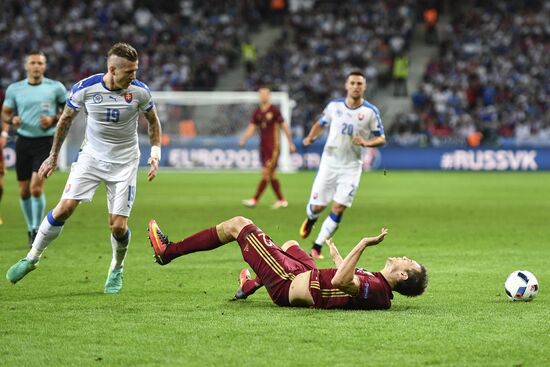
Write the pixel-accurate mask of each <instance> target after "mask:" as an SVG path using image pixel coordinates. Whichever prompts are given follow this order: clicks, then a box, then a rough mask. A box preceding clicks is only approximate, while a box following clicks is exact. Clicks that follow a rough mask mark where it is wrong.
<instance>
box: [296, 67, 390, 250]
mask: <svg viewBox="0 0 550 367" xmlns="http://www.w3.org/2000/svg"><path fill="white" fill-rule="evenodd" d="M345 86H346V92H347V95H346V98H341V99H336V100H333V101H331V102H329V104H328V105H327V106H326V107H325V110H324V111H323V115H322V116H321V118H320V119H319V120H318V121H317V122H315V124H314V125H313V126H312V128H311V130H310V131H309V134H308V135H307V136H306V137H305V138H304V140H303V144H304V146H308V145H310V144H312V143H313V141H314V140H315V139H317V138H318V137H319V136H320V135H321V134H322V133H323V131H324V129H325V127H327V126H329V132H328V138H327V141H326V143H325V147H324V150H323V156H322V158H321V163H320V165H319V171H318V172H317V176H316V177H315V181H314V182H313V187H312V189H311V196H310V198H309V203H308V204H307V207H306V214H307V218H306V219H305V220H304V222H303V223H302V226H301V227H300V236H301V237H302V238H306V237H308V236H309V234H310V233H311V230H312V229H313V225H314V224H315V222H316V221H317V219H318V218H319V215H320V214H321V212H322V211H323V210H324V209H325V208H326V207H327V205H328V204H329V203H330V202H332V207H331V211H330V214H329V215H328V217H327V218H326V219H325V220H324V222H323V224H322V226H321V230H320V231H319V235H318V236H317V239H316V240H315V241H314V242H313V247H312V249H311V257H313V258H314V259H322V258H323V255H322V254H321V248H322V245H323V243H325V240H327V239H328V238H330V237H332V235H333V234H334V232H336V229H337V228H338V225H339V224H340V222H341V221H342V216H343V214H344V211H345V210H346V208H349V207H351V204H352V202H353V198H354V197H355V193H356V191H357V188H358V187H359V181H360V179H361V172H362V167H363V165H362V159H361V148H363V147H371V148H374V147H379V146H382V145H384V144H385V143H386V138H385V135H384V127H383V126H382V120H381V119H380V112H379V111H378V108H376V107H375V106H374V105H372V104H370V103H369V102H367V101H366V100H365V99H364V97H363V96H364V94H365V90H366V89H367V83H366V79H365V76H364V75H363V73H361V72H360V71H352V72H351V73H349V74H348V75H347V77H346V84H345Z"/></svg>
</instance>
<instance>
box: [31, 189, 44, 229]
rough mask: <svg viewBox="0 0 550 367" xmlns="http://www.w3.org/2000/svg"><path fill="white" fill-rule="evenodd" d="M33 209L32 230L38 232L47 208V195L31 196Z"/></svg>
mask: <svg viewBox="0 0 550 367" xmlns="http://www.w3.org/2000/svg"><path fill="white" fill-rule="evenodd" d="M31 208H32V229H34V230H37V229H38V227H39V226H40V223H41V221H42V218H44V209H45V208H46V195H44V194H42V195H40V196H39V197H34V196H31Z"/></svg>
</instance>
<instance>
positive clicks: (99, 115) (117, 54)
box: [6, 43, 161, 293]
mask: <svg viewBox="0 0 550 367" xmlns="http://www.w3.org/2000/svg"><path fill="white" fill-rule="evenodd" d="M107 55H108V56H107V73H105V74H97V75H93V76H91V77H89V78H87V79H84V80H82V81H80V82H78V83H76V84H75V85H74V86H73V88H72V89H71V92H70V95H69V97H68V98H67V105H66V106H65V109H64V111H63V114H62V115H61V117H60V119H59V122H58V126H57V132H56V134H55V137H54V142H53V147H52V150H51V152H50V156H49V157H48V158H47V159H46V160H45V161H44V162H43V163H42V166H41V167H40V170H39V172H38V173H39V174H40V175H41V176H42V177H48V176H50V175H51V174H52V173H53V172H54V170H55V168H56V167H57V161H58V155H59V150H60V148H61V145H62V144H63V141H64V139H65V137H66V136H67V133H68V130H69V127H70V126H71V123H72V121H73V119H74V117H75V116H76V114H77V113H78V112H79V111H81V110H83V109H85V110H86V113H87V119H86V122H87V127H86V138H85V140H84V143H83V146H82V150H81V152H80V154H79V157H78V160H77V162H76V163H74V164H73V165H72V167H71V173H70V175H69V178H68V180H67V185H66V186H65V190H64V192H63V195H62V197H61V200H60V201H59V203H58V204H57V206H56V207H55V208H54V209H53V210H51V211H50V212H49V213H48V214H47V215H46V218H44V220H43V221H42V224H41V225H40V228H39V230H38V234H37V236H36V239H35V241H34V242H33V245H32V248H31V250H30V251H29V253H28V254H27V256H26V257H25V258H23V259H21V260H19V262H17V263H16V264H15V265H13V266H12V267H11V268H10V269H9V270H8V272H7V274H6V278H7V279H8V280H10V281H11V282H12V283H16V282H17V281H19V280H21V279H22V278H23V277H24V276H25V275H26V274H28V273H29V272H30V271H32V270H34V269H35V267H36V264H37V263H38V261H39V259H40V256H41V255H42V253H43V252H44V250H45V249H46V247H47V246H48V244H49V243H50V242H51V241H52V240H54V239H55V238H57V236H59V234H60V232H61V230H62V228H63V225H64V224H65V221H66V220H67V219H68V218H69V217H70V216H71V214H72V213H73V212H74V210H75V209H76V207H77V206H78V204H79V203H80V202H81V201H85V202H86V201H91V200H92V198H93V196H94V193H95V191H96V189H97V187H98V186H99V184H100V183H101V182H104V183H105V186H106V188H107V199H108V209H109V224H110V227H111V244H112V248H113V257H112V261H111V265H110V267H109V273H108V276H107V281H106V283H105V289H104V290H105V293H118V292H119V291H120V290H121V288H122V271H123V265H124V259H125V257H126V252H127V250H128V244H129V243H130V229H129V228H128V217H129V215H130V211H131V209H132V205H133V203H134V199H135V195H136V176H137V170H138V165H139V155H140V152H139V145H138V135H137V122H138V116H139V112H140V111H142V112H143V113H144V115H145V117H146V119H147V121H148V123H149V142H150V144H151V155H150V157H149V159H148V161H147V163H148V164H149V165H150V166H151V168H150V170H149V172H148V174H147V179H148V180H149V181H151V180H152V179H153V178H155V176H156V174H157V169H158V164H159V160H160V132H161V128H160V122H159V119H158V116H157V112H156V110H155V107H154V104H153V100H152V99H151V93H150V91H149V88H148V87H147V86H146V85H145V84H143V83H142V82H140V81H138V80H137V79H136V72H137V70H138V54H137V51H136V50H135V49H134V48H133V47H132V46H130V45H128V44H126V43H117V44H115V45H114V46H113V47H111V49H110V50H109V52H108V54H107Z"/></svg>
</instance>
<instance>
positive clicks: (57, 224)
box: [46, 210, 65, 227]
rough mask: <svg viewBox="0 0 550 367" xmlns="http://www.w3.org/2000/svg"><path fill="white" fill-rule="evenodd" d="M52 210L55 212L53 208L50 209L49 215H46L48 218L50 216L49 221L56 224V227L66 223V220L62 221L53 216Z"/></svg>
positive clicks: (53, 224)
mask: <svg viewBox="0 0 550 367" xmlns="http://www.w3.org/2000/svg"><path fill="white" fill-rule="evenodd" d="M52 212H53V210H50V211H49V212H48V215H47V216H46V218H48V222H50V224H51V225H52V226H55V227H61V226H62V225H64V224H65V222H60V221H57V220H55V218H54V217H53V214H52Z"/></svg>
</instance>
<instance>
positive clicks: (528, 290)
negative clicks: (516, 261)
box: [504, 270, 539, 301]
mask: <svg viewBox="0 0 550 367" xmlns="http://www.w3.org/2000/svg"><path fill="white" fill-rule="evenodd" d="M504 290H505V291H506V294H507V295H508V298H510V299H511V300H512V301H531V300H532V299H533V298H535V297H536V296H537V293H538V292H539V282H537V278H535V276H534V275H533V274H532V273H531V272H528V271H527V270H517V271H514V272H513V273H512V274H510V275H508V278H506V282H504Z"/></svg>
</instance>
